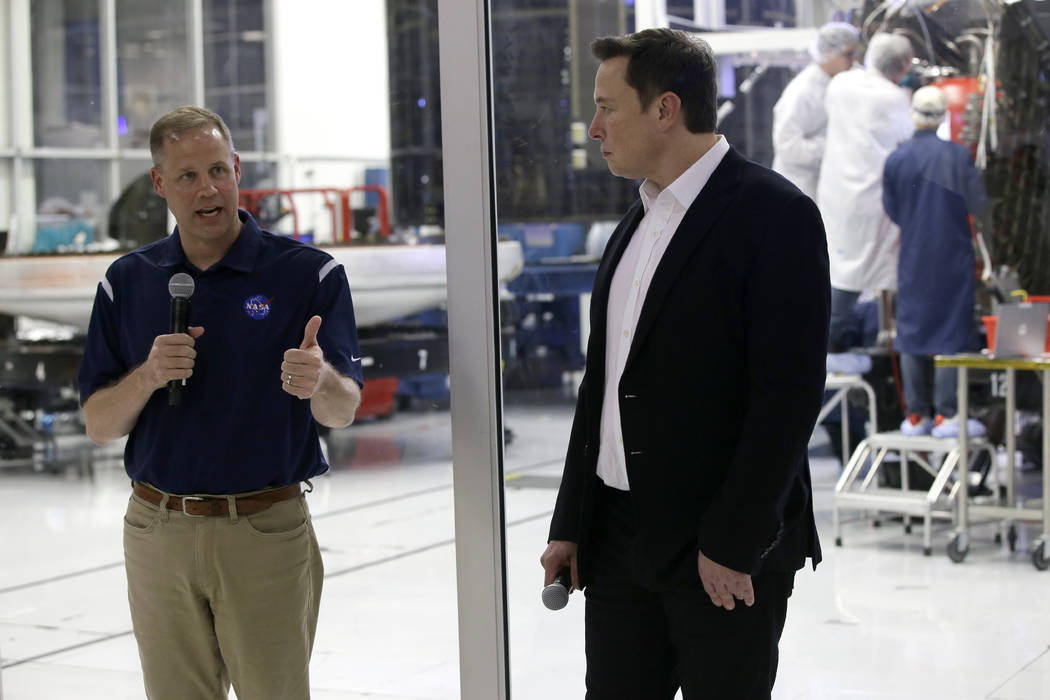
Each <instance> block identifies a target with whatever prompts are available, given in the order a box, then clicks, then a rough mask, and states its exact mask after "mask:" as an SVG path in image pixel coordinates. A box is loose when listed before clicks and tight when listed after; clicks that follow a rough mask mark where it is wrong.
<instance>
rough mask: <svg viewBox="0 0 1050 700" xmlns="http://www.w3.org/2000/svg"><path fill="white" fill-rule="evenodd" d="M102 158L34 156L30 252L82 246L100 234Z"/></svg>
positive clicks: (103, 186)
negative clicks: (34, 204)
mask: <svg viewBox="0 0 1050 700" xmlns="http://www.w3.org/2000/svg"><path fill="white" fill-rule="evenodd" d="M107 167H108V164H107V163H106V162H105V161H102V160H37V161H36V162H35V163H34V164H33V171H34V174H35V176H36V200H37V210H36V237H35V239H34V242H33V246H32V252H34V253H55V252H67V251H75V250H78V249H79V250H83V249H84V247H85V246H87V244H89V243H92V242H93V241H96V240H98V239H99V238H100V237H102V235H103V230H104V226H105V221H106V202H108V201H109V198H110V197H109V192H108V191H107V189H108V188H107V187H106V184H105V183H106V182H107V178H106V168H107Z"/></svg>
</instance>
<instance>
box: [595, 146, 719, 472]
mask: <svg viewBox="0 0 1050 700" xmlns="http://www.w3.org/2000/svg"><path fill="white" fill-rule="evenodd" d="M728 152H729V143H728V142H727V141H726V139H725V137H724V136H722V137H721V138H719V139H718V141H716V142H715V145H714V146H713V147H712V148H711V149H710V150H709V151H708V152H707V153H705V154H704V155H703V156H702V157H701V158H700V159H699V160H697V161H696V162H695V163H693V164H692V165H691V166H689V169H688V170H686V171H685V172H684V173H682V174H681V175H679V176H678V179H677V180H675V181H674V182H672V183H671V184H670V185H668V186H667V187H666V188H664V190H663V191H660V190H659V188H658V187H657V186H656V185H655V184H654V183H652V182H649V181H648V180H646V181H645V182H643V183H642V186H641V187H640V188H639V190H638V191H639V193H640V195H641V198H642V206H643V207H644V209H645V215H644V216H643V217H642V220H641V222H639V224H638V230H637V231H635V233H634V235H633V236H632V237H631V240H630V242H629V243H628V244H627V249H626V250H624V253H623V257H622V258H620V262H619V264H618V265H617V266H616V271H615V272H614V273H613V278H612V285H611V286H610V288H609V306H608V313H607V314H606V316H607V320H606V329H605V395H604V400H603V402H602V420H601V442H600V444H599V448H598V476H599V477H600V478H601V480H602V481H604V482H605V483H606V485H608V486H611V487H613V488H615V489H620V490H621V491H628V490H630V484H629V483H628V481H627V456H626V453H625V451H624V450H625V448H624V444H623V429H622V427H621V425H620V401H619V398H620V397H619V393H620V392H619V385H620V377H621V376H622V375H623V370H624V366H625V365H626V364H627V355H628V353H629V352H630V350H631V343H632V342H633V340H634V331H635V328H636V327H637V326H638V316H639V314H640V313H641V310H642V304H643V303H644V302H645V295H646V293H647V292H648V291H649V283H650V282H651V281H652V279H653V273H654V272H656V268H657V266H658V265H659V264H660V259H661V258H662V257H663V255H664V251H666V250H667V246H668V245H669V244H670V243H671V238H672V237H673V236H675V235H683V236H688V235H691V234H692V232H691V231H686V232H684V233H681V234H676V231H677V230H678V225H679V224H680V223H682V218H683V217H685V213H686V211H687V210H688V209H689V207H690V206H691V205H692V204H693V200H695V199H696V198H697V196H698V195H699V194H700V190H702V189H703V188H704V185H706V184H707V181H708V180H709V179H710V178H711V173H713V172H714V170H715V168H717V167H718V164H719V163H721V162H722V158H723V157H724V156H725V154H726V153H728ZM668 371H669V372H670V371H673V368H670V367H669V368H668Z"/></svg>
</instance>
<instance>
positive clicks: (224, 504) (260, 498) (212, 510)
mask: <svg viewBox="0 0 1050 700" xmlns="http://www.w3.org/2000/svg"><path fill="white" fill-rule="evenodd" d="M132 490H133V491H134V493H135V495H136V496H138V497H139V498H141V499H142V500H144V501H146V502H147V503H152V504H153V505H155V506H159V505H160V503H161V501H162V500H163V499H164V494H163V493H161V492H160V491H158V490H156V489H154V488H152V487H150V486H147V485H146V484H143V483H141V482H138V481H136V482H135V485H134V486H133V488H132ZM300 493H302V490H301V489H300V487H299V484H291V485H289V486H282V487H281V488H279V489H273V490H271V491H260V492H259V493H253V494H251V495H248V496H239V497H238V498H236V499H235V500H236V502H237V513H238V515H251V514H252V513H258V512H260V511H263V510H266V509H267V508H269V507H270V506H272V505H273V504H274V503H280V502H281V501H287V500H288V499H289V498H295V497H296V496H298V495H299V494H300ZM168 510H177V511H179V512H180V513H182V514H184V515H189V516H192V517H196V518H200V517H204V516H208V515H229V514H230V502H229V500H228V499H227V498H225V497H223V496H169V497H168Z"/></svg>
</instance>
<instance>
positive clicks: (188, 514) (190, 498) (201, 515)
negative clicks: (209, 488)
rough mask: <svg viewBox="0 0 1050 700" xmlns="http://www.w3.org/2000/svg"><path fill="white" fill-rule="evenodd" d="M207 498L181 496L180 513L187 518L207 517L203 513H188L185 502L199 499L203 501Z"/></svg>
mask: <svg viewBox="0 0 1050 700" xmlns="http://www.w3.org/2000/svg"><path fill="white" fill-rule="evenodd" d="M207 500H208V499H207V498H201V497H200V496H183V497H182V514H183V515H185V516H186V517H187V518H204V517H207V516H206V515H205V514H204V513H188V512H186V503H187V502H188V501H200V502H201V503H203V502H204V501H207Z"/></svg>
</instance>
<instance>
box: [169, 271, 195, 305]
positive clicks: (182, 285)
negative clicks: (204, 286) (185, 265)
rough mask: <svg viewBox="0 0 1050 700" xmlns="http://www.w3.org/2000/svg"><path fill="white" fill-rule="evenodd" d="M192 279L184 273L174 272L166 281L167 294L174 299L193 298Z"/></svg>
mask: <svg viewBox="0 0 1050 700" xmlns="http://www.w3.org/2000/svg"><path fill="white" fill-rule="evenodd" d="M193 288H194V283H193V278H192V277H190V276H189V275H187V274H186V273H185V272H176V273H175V274H174V275H172V276H171V279H170V280H168V292H170V293H171V296H173V297H175V298H176V299H189V298H190V297H191V296H193Z"/></svg>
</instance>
